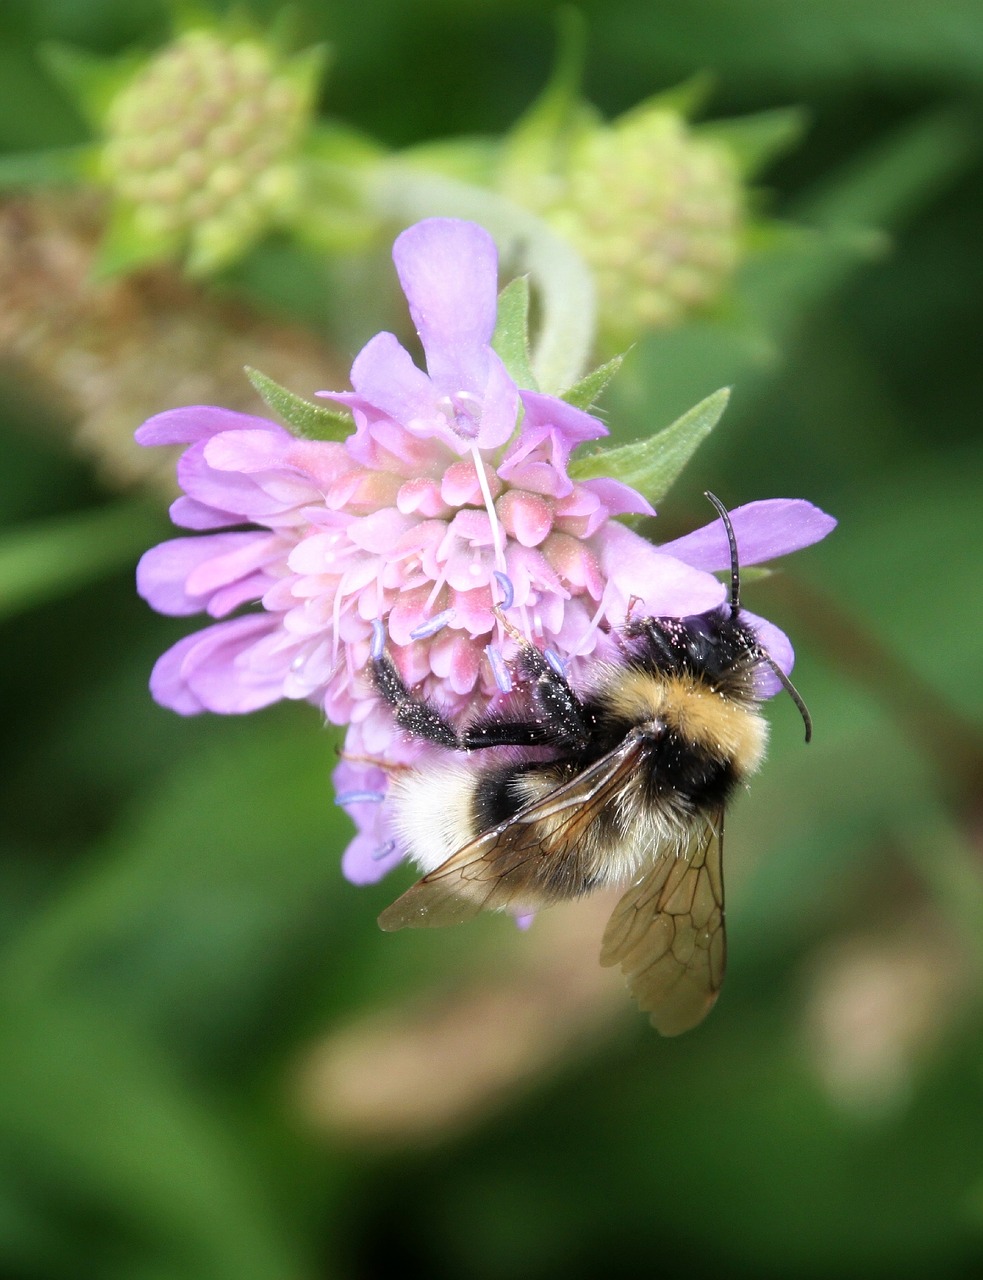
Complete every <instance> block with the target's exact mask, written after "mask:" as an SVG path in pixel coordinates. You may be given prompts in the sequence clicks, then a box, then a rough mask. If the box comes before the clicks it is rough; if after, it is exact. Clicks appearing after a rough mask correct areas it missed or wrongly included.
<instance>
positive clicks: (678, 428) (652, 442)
mask: <svg viewBox="0 0 983 1280" xmlns="http://www.w3.org/2000/svg"><path fill="white" fill-rule="evenodd" d="M729 399H730V390H729V388H727V387H722V388H721V389H720V390H719V391H715V392H714V393H713V395H711V396H707V398H706V399H705V400H701V401H700V403H699V404H698V405H695V406H694V407H693V408H692V409H690V410H689V412H688V413H684V414H683V416H682V417H681V418H678V419H677V420H676V421H675V422H674V423H673V424H672V426H670V427H666V429H665V430H664V431H660V432H659V433H658V435H654V436H651V437H649V439H648V440H636V441H635V442H634V443H633V444H626V445H622V446H621V447H620V448H617V449H599V450H597V451H596V452H594V453H592V454H590V455H589V456H587V457H585V458H578V459H577V460H576V461H574V462H571V464H570V475H571V476H572V477H573V478H574V479H575V480H593V479H595V478H597V477H599V476H609V477H610V478H611V479H613V480H620V481H621V482H622V483H623V484H627V485H631V487H632V488H633V489H637V490H638V491H639V492H640V493H643V494H644V495H645V496H646V497H647V498H648V500H649V501H650V502H653V503H656V502H661V501H662V499H663V498H664V497H665V496H666V494H667V493H668V492H669V490H670V488H671V487H672V486H673V484H675V482H676V480H677V479H678V477H679V474H680V472H681V471H682V470H683V468H684V467H685V466H686V464H687V462H689V460H690V458H691V457H692V456H693V454H694V453H695V452H696V450H697V449H698V448H699V446H700V445H701V444H702V443H703V441H704V440H705V439H706V438H707V436H708V435H709V434H710V432H711V431H712V430H713V428H714V427H715V426H716V425H717V423H718V422H719V421H720V417H721V415H722V414H723V411H724V409H725V408H726V407H727V401H728V400H729Z"/></svg>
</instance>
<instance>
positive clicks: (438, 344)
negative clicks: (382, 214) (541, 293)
mask: <svg viewBox="0 0 983 1280" xmlns="http://www.w3.org/2000/svg"><path fill="white" fill-rule="evenodd" d="M393 262H395V264H396V272H397V274H398V275H399V282H400V284H401V285H402V288H403V293H404V294H405V295H406V301H407V302H408V303H409V308H410V315H411V316H412V318H413V323H414V325H415V326H416V331H417V333H418V334H419V335H420V341H421V342H422V343H423V349H424V351H425V352H426V356H427V369H428V371H429V373H430V376H431V378H433V380H434V381H435V382H436V383H437V384H438V386H440V387H442V388H443V389H444V390H445V391H448V392H453V391H460V390H468V391H478V392H480V391H483V390H484V387H483V386H477V385H475V376H476V372H477V374H478V376H479V378H480V381H481V382H482V383H483V382H484V374H485V371H484V367H483V365H482V358H483V356H484V353H485V349H486V348H487V346H488V343H489V342H490V341H491V336H492V333H493V332H494V329H495V318H496V314H497V310H498V297H497V295H498V251H497V250H496V248H495V241H494V240H493V239H492V237H491V236H490V235H489V234H488V232H487V231H486V230H485V229H484V227H479V226H478V225H477V223H474V222H462V221H460V220H459V219H457V218H427V219H425V220H424V221H423V222H418V223H416V225H415V226H412V227H409V228H408V229H407V230H406V231H404V232H403V233H402V235H400V236H399V237H398V238H397V240H396V243H395V244H394V245H393Z"/></svg>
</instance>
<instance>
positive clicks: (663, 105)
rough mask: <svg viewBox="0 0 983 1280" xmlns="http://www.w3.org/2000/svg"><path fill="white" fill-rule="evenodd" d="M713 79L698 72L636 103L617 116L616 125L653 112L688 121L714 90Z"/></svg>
mask: <svg viewBox="0 0 983 1280" xmlns="http://www.w3.org/2000/svg"><path fill="white" fill-rule="evenodd" d="M714 81H715V77H714V76H713V74H712V73H711V72H709V71H698V72H697V73H696V74H695V75H692V76H689V77H688V78H687V79H685V80H684V81H683V82H682V84H677V85H674V86H673V87H672V88H671V89H664V90H663V91H662V92H661V93H654V94H652V95H651V96H650V97H648V98H645V99H644V100H643V101H642V102H639V103H637V104H636V105H635V106H634V107H631V108H629V110H628V111H626V112H624V113H623V114H622V115H620V116H618V118H617V120H616V121H615V123H616V124H621V123H622V121H626V120H631V119H633V118H634V117H636V116H648V115H651V114H652V113H653V112H655V111H664V112H666V113H667V114H669V115H674V116H682V117H683V119H684V120H689V119H691V118H692V117H693V116H695V115H696V113H697V112H698V111H699V110H701V108H703V107H704V106H705V105H706V104H707V102H708V100H709V98H710V95H711V93H712V92H713V88H714Z"/></svg>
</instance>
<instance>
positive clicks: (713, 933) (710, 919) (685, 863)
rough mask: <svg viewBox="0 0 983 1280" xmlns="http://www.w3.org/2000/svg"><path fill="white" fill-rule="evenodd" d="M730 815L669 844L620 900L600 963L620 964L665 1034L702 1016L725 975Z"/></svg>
mask: <svg viewBox="0 0 983 1280" xmlns="http://www.w3.org/2000/svg"><path fill="white" fill-rule="evenodd" d="M723 834H724V815H723V810H722V809H721V810H720V811H719V812H718V813H716V814H714V815H713V817H712V818H710V819H709V820H706V821H704V822H701V823H700V825H699V826H698V827H696V828H695V830H694V832H693V836H692V838H691V840H690V842H689V844H688V846H686V847H685V848H683V849H682V850H681V851H679V850H677V849H676V848H675V847H669V848H667V849H666V850H665V851H663V852H662V854H661V855H660V856H659V858H658V860H657V862H656V864H655V866H654V867H652V868H651V870H649V871H648V872H646V873H645V875H643V876H642V877H641V879H639V880H638V881H637V882H636V883H635V884H633V885H632V886H631V888H630V889H629V890H628V891H627V892H626V893H625V895H624V896H623V897H622V899H621V901H620V902H619V903H618V905H617V906H616V907H615V909H614V911H613V913H612V915H611V919H610V921H609V922H608V926H607V928H606V929H605V931H604V940H603V942H602V944H601V964H603V965H615V964H620V965H621V970H622V972H623V973H624V975H625V977H626V979H627V980H628V988H629V990H630V991H631V993H632V995H633V996H634V997H635V999H636V1000H637V1001H638V1004H639V1006H640V1007H641V1008H642V1009H644V1010H645V1012H646V1013H648V1014H650V1015H651V1020H652V1025H653V1026H654V1027H655V1029H656V1030H657V1031H659V1032H660V1033H661V1034H662V1035H664V1036H676V1035H679V1034H681V1032H683V1031H688V1030H689V1029H690V1028H691V1027H695V1026H696V1025H697V1023H699V1022H702V1021H703V1019H704V1018H705V1017H706V1015H707V1014H708V1013H709V1012H710V1010H711V1009H712V1008H713V1005H714V1002H715V1001H716V999H717V995H718V994H719V992H720V984H721V983H722V982H723V978H724V965H725V961H726V941H725V936H724V881H723V865H722V853H723Z"/></svg>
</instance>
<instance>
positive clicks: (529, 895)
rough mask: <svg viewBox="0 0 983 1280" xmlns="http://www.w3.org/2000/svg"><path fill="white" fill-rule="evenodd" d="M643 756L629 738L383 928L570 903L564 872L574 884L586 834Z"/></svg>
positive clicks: (406, 897) (432, 882)
mask: <svg viewBox="0 0 983 1280" xmlns="http://www.w3.org/2000/svg"><path fill="white" fill-rule="evenodd" d="M641 752H642V743H641V739H640V736H639V735H637V734H629V735H628V737H626V738H625V740H624V741H623V742H622V743H620V744H619V745H618V746H617V747H616V748H615V749H614V751H611V752H609V753H608V754H607V755H606V756H603V757H602V758H601V759H600V760H597V761H595V763H594V764H592V765H590V766H589V767H588V768H587V769H584V770H583V772H581V773H578V774H577V776H576V777H574V778H571V779H570V781H569V782H565V783H562V784H561V785H560V786H558V787H556V788H555V789H554V790H553V791H551V792H550V793H549V794H548V795H546V796H544V797H543V798H542V799H540V800H536V801H533V803H531V804H528V805H526V806H525V808H523V809H520V810H519V812H518V813H516V814H514V815H513V816H512V817H511V818H509V819H508V820H507V821H505V822H502V823H499V825H498V826H495V827H491V828H490V829H489V830H488V831H485V832H483V833H482V834H481V835H480V836H478V837H477V838H476V839H474V840H472V841H470V842H469V843H468V844H466V845H464V846H463V847H462V848H461V849H458V851H457V852H456V853H454V854H452V855H451V857H450V858H448V859H447V861H446V862H444V863H442V864H441V866H439V867H437V868H436V869H435V870H434V871H431V872H429V873H428V874H427V875H425V876H424V877H423V879H422V880H418V881H417V882H416V884H415V885H413V886H412V887H411V888H410V889H407V891H406V892H405V893H404V894H403V895H402V897H400V898H397V899H396V901H395V902H394V903H393V904H392V906H390V907H387V908H386V910H385V911H383V913H382V915H380V916H379V925H380V927H381V928H383V929H385V930H387V931H389V930H395V929H405V928H426V927H435V926H438V925H449V924H460V923H461V922H462V921H464V920H469V919H471V918H472V917H473V916H476V915H477V914H478V913H479V911H483V910H498V909H501V908H509V909H510V910H512V911H516V912H519V913H521V912H523V911H529V910H536V909H537V908H539V907H543V906H547V905H548V904H549V903H551V902H555V901H557V900H559V899H561V898H564V897H570V896H572V895H573V893H574V892H576V890H574V889H573V888H569V889H567V891H566V892H564V883H563V880H564V876H563V871H564V868H565V867H566V868H568V876H567V882H568V884H570V883H571V881H572V879H573V877H572V875H571V874H570V872H569V867H570V866H571V865H572V864H574V863H575V861H576V851H577V848H578V846H579V845H580V844H581V842H582V840H583V838H584V834H585V832H586V830H587V828H588V827H589V826H590V824H591V823H592V822H593V821H594V820H595V818H596V817H597V815H598V814H599V813H600V812H601V810H602V809H603V808H604V806H605V805H606V804H607V803H608V802H609V801H610V800H611V798H612V797H613V796H616V795H617V794H618V792H619V790H620V789H621V788H622V787H623V786H624V783H625V779H626V778H627V777H628V776H629V775H630V773H631V771H632V770H633V769H634V767H635V765H636V763H637V761H638V759H639V757H640V755H641ZM547 871H548V873H549V874H548V875H546V874H544V873H546V872H547ZM544 881H546V882H547V883H544Z"/></svg>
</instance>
